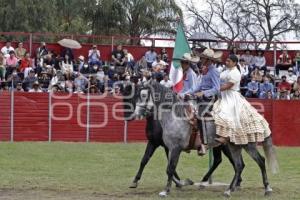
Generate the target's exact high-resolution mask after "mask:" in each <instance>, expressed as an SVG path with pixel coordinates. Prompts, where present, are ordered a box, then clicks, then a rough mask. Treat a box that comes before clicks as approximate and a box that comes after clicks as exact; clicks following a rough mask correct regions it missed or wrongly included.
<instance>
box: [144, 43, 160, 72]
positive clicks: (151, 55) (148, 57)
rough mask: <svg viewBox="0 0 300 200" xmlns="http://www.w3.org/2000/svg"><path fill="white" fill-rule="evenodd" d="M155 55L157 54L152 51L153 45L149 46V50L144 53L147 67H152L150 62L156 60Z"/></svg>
mask: <svg viewBox="0 0 300 200" xmlns="http://www.w3.org/2000/svg"><path fill="white" fill-rule="evenodd" d="M156 57H157V54H156V52H155V51H154V46H152V47H151V48H150V50H149V51H147V52H146V54H145V59H146V62H147V67H148V69H151V68H152V63H153V62H154V61H155V60H156Z"/></svg>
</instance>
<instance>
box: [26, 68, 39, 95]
mask: <svg viewBox="0 0 300 200" xmlns="http://www.w3.org/2000/svg"><path fill="white" fill-rule="evenodd" d="M36 81H38V79H37V77H36V76H35V73H34V71H33V70H31V71H30V72H29V74H28V76H27V77H26V78H25V79H24V81H23V83H24V88H25V91H29V90H30V89H32V86H33V83H34V82H36Z"/></svg>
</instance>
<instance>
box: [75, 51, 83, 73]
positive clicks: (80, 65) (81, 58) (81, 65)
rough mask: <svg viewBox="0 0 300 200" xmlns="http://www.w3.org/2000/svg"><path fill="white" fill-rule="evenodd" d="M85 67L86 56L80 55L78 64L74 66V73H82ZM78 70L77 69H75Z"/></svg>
mask: <svg viewBox="0 0 300 200" xmlns="http://www.w3.org/2000/svg"><path fill="white" fill-rule="evenodd" d="M83 65H84V56H83V55H80V56H79V57H78V59H77V62H76V63H75V64H74V71H77V72H80V70H81V69H82V68H83ZM75 68H76V69H75Z"/></svg>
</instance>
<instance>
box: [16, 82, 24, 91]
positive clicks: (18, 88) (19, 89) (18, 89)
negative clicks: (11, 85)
mask: <svg viewBox="0 0 300 200" xmlns="http://www.w3.org/2000/svg"><path fill="white" fill-rule="evenodd" d="M22 85H23V84H22V83H17V86H16V92H24V89H23V87H22Z"/></svg>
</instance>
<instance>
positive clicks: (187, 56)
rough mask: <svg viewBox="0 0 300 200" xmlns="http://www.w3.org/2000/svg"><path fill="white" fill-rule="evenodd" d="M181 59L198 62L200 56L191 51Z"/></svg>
mask: <svg viewBox="0 0 300 200" xmlns="http://www.w3.org/2000/svg"><path fill="white" fill-rule="evenodd" d="M179 60H181V61H187V62H191V63H198V62H199V61H200V58H199V57H198V56H193V55H192V54H191V53H185V54H183V56H182V58H181V59H179Z"/></svg>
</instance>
